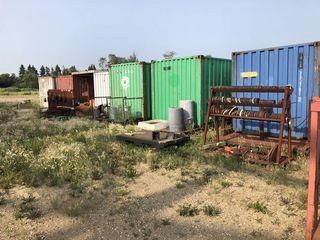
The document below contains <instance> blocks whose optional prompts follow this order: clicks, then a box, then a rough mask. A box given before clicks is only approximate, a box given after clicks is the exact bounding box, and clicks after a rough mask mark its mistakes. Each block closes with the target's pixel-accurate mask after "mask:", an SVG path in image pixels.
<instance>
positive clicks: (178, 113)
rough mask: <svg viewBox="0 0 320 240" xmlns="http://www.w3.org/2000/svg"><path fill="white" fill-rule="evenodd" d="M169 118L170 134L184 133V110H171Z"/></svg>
mask: <svg viewBox="0 0 320 240" xmlns="http://www.w3.org/2000/svg"><path fill="white" fill-rule="evenodd" d="M168 116H169V131H170V132H183V131H184V130H185V124H184V116H183V109H182V108H169V110H168Z"/></svg>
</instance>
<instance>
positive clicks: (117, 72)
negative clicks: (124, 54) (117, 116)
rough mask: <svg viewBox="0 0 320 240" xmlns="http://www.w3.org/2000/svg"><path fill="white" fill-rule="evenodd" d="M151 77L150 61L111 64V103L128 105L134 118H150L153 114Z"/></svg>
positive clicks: (113, 104)
mask: <svg viewBox="0 0 320 240" xmlns="http://www.w3.org/2000/svg"><path fill="white" fill-rule="evenodd" d="M150 77H151V76H150V63H145V62H134V63H123V64H115V65H111V67H110V88H111V97H112V99H111V105H112V106H114V107H115V106H123V105H125V106H126V107H127V106H128V107H129V108H130V112H131V116H132V118H134V119H145V120H146V119H149V118H150V116H151V115H150V113H151V109H150V107H151V106H150Z"/></svg>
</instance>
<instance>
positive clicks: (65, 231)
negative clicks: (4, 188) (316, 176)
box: [0, 164, 305, 240]
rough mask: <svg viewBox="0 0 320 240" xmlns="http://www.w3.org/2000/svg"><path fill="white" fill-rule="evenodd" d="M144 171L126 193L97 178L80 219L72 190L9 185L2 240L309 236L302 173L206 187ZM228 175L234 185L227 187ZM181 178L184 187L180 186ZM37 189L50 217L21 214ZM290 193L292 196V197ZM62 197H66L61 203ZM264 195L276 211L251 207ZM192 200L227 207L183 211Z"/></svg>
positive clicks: (236, 178) (239, 177)
mask: <svg viewBox="0 0 320 240" xmlns="http://www.w3.org/2000/svg"><path fill="white" fill-rule="evenodd" d="M138 173H139V176H138V177H137V178H136V179H135V180H134V181H132V182H128V183H125V185H124V186H122V188H124V189H126V192H124V194H123V193H122V192H120V194H119V190H117V189H112V188H110V187H108V186H107V187H106V186H102V185H103V184H102V182H104V181H97V182H96V183H95V185H94V187H93V192H94V194H93V196H92V199H91V201H90V204H89V205H88V206H87V207H85V209H82V210H81V211H83V213H81V214H80V215H79V216H73V217H70V216H67V215H66V214H65V212H64V211H63V210H61V211H60V209H59V208H60V207H61V206H62V205H63V204H76V203H77V201H79V199H78V198H77V197H76V198H74V197H71V196H70V193H69V190H68V189H63V188H52V187H50V188H49V187H40V188H33V189H31V188H26V187H15V188H13V189H11V190H9V193H8V196H9V197H8V199H7V201H8V204H6V205H4V206H0V214H1V218H0V225H1V226H3V227H2V230H1V231H0V239H77V240H80V239H303V234H304V226H305V220H304V219H305V210H304V209H302V210H301V209H299V208H297V207H296V205H295V202H294V201H295V199H296V191H295V190H296V186H299V185H301V184H302V185H305V181H304V180H303V179H301V178H299V177H297V178H295V177H292V179H290V181H289V182H288V185H287V186H284V185H273V184H267V183H266V182H265V181H264V180H262V179H261V178H260V177H255V176H249V175H247V174H242V173H233V174H231V175H229V176H228V177H227V178H224V176H217V179H213V180H212V182H211V183H209V184H208V185H205V186H199V185H198V184H195V183H194V182H193V181H192V174H191V175H189V176H181V171H180V170H175V171H166V170H158V171H150V170H149V168H148V166H147V165H145V164H141V165H140V166H139V169H138ZM190 176H191V177H190ZM222 179H223V180H224V181H228V182H229V183H230V184H229V185H230V186H229V187H222V185H221V181H222ZM105 181H107V180H105ZM177 182H183V184H184V185H183V186H184V187H182V188H177V185H176V183H177ZM30 193H31V194H32V195H33V196H35V197H36V202H37V203H38V204H39V207H40V209H41V212H42V214H43V216H42V217H40V218H39V219H36V220H26V219H21V220H16V219H15V218H14V214H13V213H14V206H16V205H17V201H18V199H19V198H21V197H23V196H26V195H28V194H30ZM284 198H286V199H287V198H288V199H290V200H288V202H285V203H284V201H283V200H281V199H284ZM57 199H58V200H59V201H60V200H61V202H62V203H60V206H59V207H58V208H57V209H53V205H54V204H53V201H55V200H57ZM257 200H259V201H262V202H265V203H266V204H267V207H268V209H269V210H270V213H268V214H263V213H261V212H255V211H254V210H253V209H248V207H247V204H248V203H249V202H252V201H257ZM184 203H190V204H192V205H194V206H199V207H201V206H203V205H204V204H212V205H214V206H219V207H220V208H221V210H222V212H221V214H220V215H218V216H214V217H210V216H206V215H204V214H203V213H199V215H196V216H194V217H185V216H179V214H178V213H177V206H179V205H182V204H184Z"/></svg>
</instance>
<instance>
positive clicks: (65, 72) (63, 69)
mask: <svg viewBox="0 0 320 240" xmlns="http://www.w3.org/2000/svg"><path fill="white" fill-rule="evenodd" d="M69 74H70V71H69V68H65V67H64V66H62V75H69Z"/></svg>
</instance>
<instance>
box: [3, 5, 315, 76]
mask: <svg viewBox="0 0 320 240" xmlns="http://www.w3.org/2000/svg"><path fill="white" fill-rule="evenodd" d="M318 20H319V1H318V0H267V1H266V0H196V1H192V0H104V1H103V0H91V1H90V0H0V73H4V72H9V73H17V72H18V68H19V66H20V64H24V65H28V64H33V65H35V66H36V67H37V68H39V67H40V66H41V65H47V66H50V67H51V66H55V65H56V64H59V65H60V66H63V65H64V66H70V65H75V66H76V67H77V68H78V69H85V68H87V67H88V66H89V65H90V64H96V66H97V65H98V59H99V58H100V57H101V56H105V57H106V56H107V55H108V54H111V53H113V54H116V55H119V56H122V57H127V56H129V55H130V54H131V53H132V52H135V53H136V54H137V56H138V58H139V60H141V61H150V60H156V59H160V58H162V54H163V53H165V52H167V51H175V52H176V53H177V55H176V56H178V57H183V56H191V55H200V54H202V55H208V54H210V55H212V56H214V57H222V58H231V53H232V52H234V51H240V50H250V49H257V48H267V47H272V46H283V45H290V44H295V43H304V42H312V41H317V40H320V29H319V23H318Z"/></svg>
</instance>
